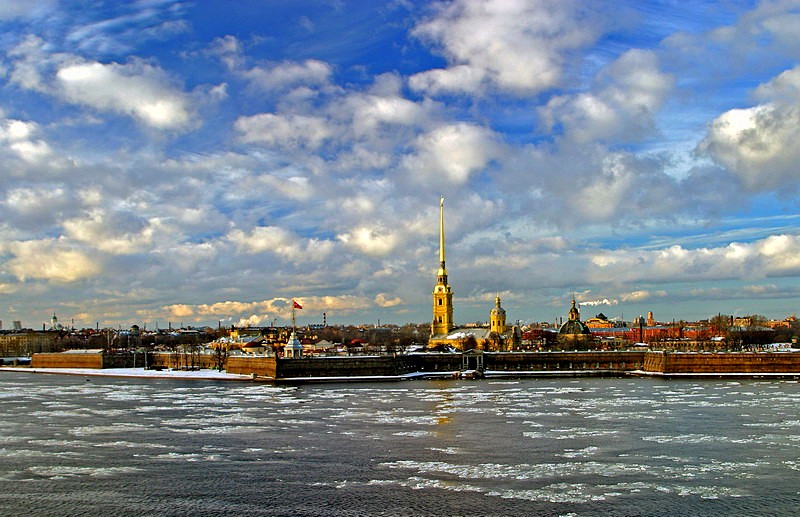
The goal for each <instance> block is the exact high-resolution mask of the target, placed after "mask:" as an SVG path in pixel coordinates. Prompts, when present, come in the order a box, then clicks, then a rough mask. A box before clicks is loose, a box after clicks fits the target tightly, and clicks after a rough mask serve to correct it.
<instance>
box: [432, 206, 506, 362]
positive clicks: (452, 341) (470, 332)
mask: <svg viewBox="0 0 800 517" xmlns="http://www.w3.org/2000/svg"><path fill="white" fill-rule="evenodd" d="M515 330H518V329H517V328H514V329H510V328H509V327H508V326H507V325H506V311H505V309H503V307H502V306H501V305H500V296H499V295H498V296H497V297H496V298H495V306H494V308H493V309H492V310H491V311H490V313H489V326H488V327H480V326H465V327H456V325H455V323H454V320H453V291H452V289H451V288H450V284H449V283H448V281H447V266H446V265H445V240H444V197H440V198H439V269H438V271H437V272H436V285H434V286H433V321H432V322H431V336H430V339H429V340H428V347H429V348H454V349H456V350H462V351H466V350H471V349H480V350H492V351H501V350H509V349H510V347H511V346H512V343H513V341H514V336H515V332H514V331H515ZM517 333H518V332H517Z"/></svg>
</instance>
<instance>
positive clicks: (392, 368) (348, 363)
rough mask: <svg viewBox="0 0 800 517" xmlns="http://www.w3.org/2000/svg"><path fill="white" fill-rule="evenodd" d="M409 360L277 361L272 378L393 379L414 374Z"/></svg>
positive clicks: (338, 359) (355, 358) (405, 358)
mask: <svg viewBox="0 0 800 517" xmlns="http://www.w3.org/2000/svg"><path fill="white" fill-rule="evenodd" d="M409 357H410V356H343V357H304V358H302V359H286V358H279V359H277V364H276V378H282V379H289V378H292V377H362V376H393V375H401V374H404V373H409V372H411V371H413V370H414V368H413V361H411V360H409Z"/></svg>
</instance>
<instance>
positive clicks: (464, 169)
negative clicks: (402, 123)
mask: <svg viewBox="0 0 800 517" xmlns="http://www.w3.org/2000/svg"><path fill="white" fill-rule="evenodd" d="M501 149H502V146H501V144H500V143H499V142H498V141H497V139H496V137H495V135H494V133H493V132H492V131H491V130H489V129H486V128H483V127H481V126H477V125H474V124H468V123H465V122H462V123H455V124H447V125H443V126H440V127H438V128H436V129H433V130H431V131H428V132H426V133H424V134H422V135H419V137H417V139H416V140H415V142H414V153H413V154H411V155H409V156H406V157H405V158H404V160H403V166H404V168H405V169H406V170H407V171H408V172H409V173H410V174H411V175H412V176H413V177H415V178H416V179H417V180H419V181H421V182H422V181H428V180H431V179H439V178H441V179H443V180H444V181H443V182H441V181H439V182H440V183H444V184H445V185H447V184H455V185H460V184H464V183H466V182H467V180H469V178H470V176H471V175H472V174H475V173H477V172H480V171H482V170H485V169H486V167H487V166H488V165H489V162H490V161H491V160H493V159H495V158H498V157H499V156H500V154H501Z"/></svg>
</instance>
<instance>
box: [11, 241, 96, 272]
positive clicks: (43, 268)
mask: <svg viewBox="0 0 800 517" xmlns="http://www.w3.org/2000/svg"><path fill="white" fill-rule="evenodd" d="M5 250H6V252H7V253H9V254H10V255H11V258H10V259H9V260H8V261H7V262H6V267H7V269H8V271H9V272H10V273H11V274H13V275H15V276H16V277H17V278H18V279H19V280H21V281H25V280H28V279H33V280H46V281H50V282H55V283H72V282H77V281H79V280H84V279H87V278H92V277H94V276H97V275H99V274H101V273H102V266H101V263H100V260H99V259H98V257H97V256H94V255H92V254H91V253H90V252H88V251H85V250H83V249H81V248H79V247H77V246H74V245H72V244H69V243H68V242H67V241H66V240H64V239H42V240H31V241H16V242H10V243H7V244H6V246H5Z"/></svg>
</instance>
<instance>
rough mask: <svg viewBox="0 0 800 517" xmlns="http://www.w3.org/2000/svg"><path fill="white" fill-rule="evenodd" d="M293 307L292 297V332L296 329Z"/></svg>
mask: <svg viewBox="0 0 800 517" xmlns="http://www.w3.org/2000/svg"><path fill="white" fill-rule="evenodd" d="M294 307H295V301H294V298H292V332H294V331H296V330H297V327H296V326H295V324H294Z"/></svg>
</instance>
